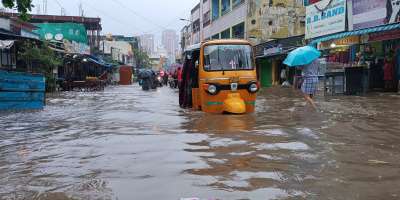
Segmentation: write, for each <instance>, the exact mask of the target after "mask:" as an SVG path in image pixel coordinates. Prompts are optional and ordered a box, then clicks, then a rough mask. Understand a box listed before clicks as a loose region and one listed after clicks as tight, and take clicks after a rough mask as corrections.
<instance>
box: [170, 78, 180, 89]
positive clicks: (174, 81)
mask: <svg viewBox="0 0 400 200" xmlns="http://www.w3.org/2000/svg"><path fill="white" fill-rule="evenodd" d="M176 82H177V81H176V80H175V79H174V78H173V77H169V78H168V85H169V87H170V88H177V87H178V85H177V84H176Z"/></svg>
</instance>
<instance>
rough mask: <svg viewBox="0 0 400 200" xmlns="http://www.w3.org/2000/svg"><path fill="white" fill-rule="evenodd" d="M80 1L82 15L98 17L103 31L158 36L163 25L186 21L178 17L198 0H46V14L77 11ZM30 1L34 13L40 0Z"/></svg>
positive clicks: (186, 15)
mask: <svg viewBox="0 0 400 200" xmlns="http://www.w3.org/2000/svg"><path fill="white" fill-rule="evenodd" d="M80 2H82V6H83V10H84V15H85V16H86V17H100V18H101V19H102V26H103V34H107V33H112V34H123V35H127V36H132V35H139V34H142V33H144V32H147V33H153V34H155V35H157V36H159V35H160V33H161V32H162V30H163V29H165V28H170V29H175V30H176V31H179V30H180V29H181V28H182V27H183V26H184V25H185V24H187V22H182V21H180V20H179V18H189V16H190V10H191V9H192V8H193V7H194V6H195V5H196V4H197V3H198V2H199V0H47V8H48V14H60V13H61V7H63V8H64V9H65V10H66V14H67V15H78V14H79V4H80ZM33 4H34V5H35V6H36V8H33V10H32V13H34V14H36V13H37V7H38V5H40V6H42V5H43V0H33Z"/></svg>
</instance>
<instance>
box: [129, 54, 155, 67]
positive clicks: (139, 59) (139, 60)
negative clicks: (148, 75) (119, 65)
mask: <svg viewBox="0 0 400 200" xmlns="http://www.w3.org/2000/svg"><path fill="white" fill-rule="evenodd" d="M133 54H134V56H135V59H136V66H138V67H139V68H149V67H151V60H150V57H149V55H148V54H147V53H146V52H144V51H141V50H140V49H133Z"/></svg>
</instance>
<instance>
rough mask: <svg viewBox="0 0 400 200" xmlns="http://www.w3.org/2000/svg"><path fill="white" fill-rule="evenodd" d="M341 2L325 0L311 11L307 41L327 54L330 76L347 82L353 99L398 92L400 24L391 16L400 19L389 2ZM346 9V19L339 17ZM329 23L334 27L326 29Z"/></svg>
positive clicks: (327, 70) (309, 8) (347, 88)
mask: <svg viewBox="0 0 400 200" xmlns="http://www.w3.org/2000/svg"><path fill="white" fill-rule="evenodd" d="M341 2H343V1H341V0H333V1H330V0H322V1H321V2H319V3H316V4H313V5H310V6H307V17H306V18H307V20H306V38H307V39H308V42H309V45H313V46H315V47H318V49H319V50H321V51H322V52H323V61H324V62H323V63H326V64H325V66H324V68H325V70H326V72H327V73H331V72H334V73H337V75H338V76H343V77H344V81H345V87H344V90H345V92H344V93H346V94H349V95H351V94H360V93H365V92H368V91H388V92H395V91H398V89H399V88H398V82H399V74H400V69H399V68H400V63H399V60H400V23H399V19H400V18H398V17H393V16H398V14H399V13H394V12H392V11H393V9H391V8H390V6H389V7H388V4H386V1H380V0H351V1H347V2H348V4H343V3H341ZM365 5H370V6H365ZM343 7H344V8H346V10H347V13H345V14H343V13H342V12H339V10H340V9H342V8H343ZM333 11H335V15H333V13H334V12H333ZM336 11H337V12H336ZM329 12H331V15H330V14H329ZM346 15H347V20H345V16H346ZM365 16H368V17H365ZM319 17H320V18H319ZM329 20H331V21H332V22H334V23H333V24H332V23H326V21H329ZM321 24H323V25H324V26H320V25H321ZM341 72H342V73H343V74H342V75H340V73H341ZM325 89H326V88H325Z"/></svg>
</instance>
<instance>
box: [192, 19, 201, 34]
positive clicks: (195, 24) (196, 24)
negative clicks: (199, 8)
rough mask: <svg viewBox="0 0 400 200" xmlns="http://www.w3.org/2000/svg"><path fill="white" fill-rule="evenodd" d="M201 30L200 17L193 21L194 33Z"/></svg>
mask: <svg viewBox="0 0 400 200" xmlns="http://www.w3.org/2000/svg"><path fill="white" fill-rule="evenodd" d="M199 31H200V19H198V20H196V21H194V22H193V33H197V32H199Z"/></svg>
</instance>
